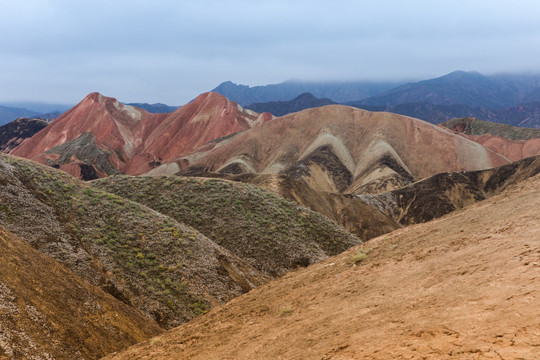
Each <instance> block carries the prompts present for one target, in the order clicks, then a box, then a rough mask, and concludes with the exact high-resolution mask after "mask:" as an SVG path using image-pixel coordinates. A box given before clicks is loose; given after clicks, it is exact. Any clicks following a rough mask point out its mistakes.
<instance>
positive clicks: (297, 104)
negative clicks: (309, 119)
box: [246, 93, 335, 116]
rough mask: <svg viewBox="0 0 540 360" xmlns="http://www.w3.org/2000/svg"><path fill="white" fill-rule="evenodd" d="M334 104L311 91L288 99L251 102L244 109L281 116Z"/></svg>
mask: <svg viewBox="0 0 540 360" xmlns="http://www.w3.org/2000/svg"><path fill="white" fill-rule="evenodd" d="M332 104H335V102H333V101H332V100H330V99H318V98H316V97H315V96H313V95H312V94H311V93H304V94H301V95H298V96H297V97H295V98H294V99H292V100H289V101H270V102H266V103H253V104H249V105H248V106H246V109H250V110H253V111H255V112H258V113H264V112H269V113H271V114H272V115H274V116H283V115H287V114H290V113H293V112H297V111H300V110H304V109H309V108H314V107H319V106H325V105H332Z"/></svg>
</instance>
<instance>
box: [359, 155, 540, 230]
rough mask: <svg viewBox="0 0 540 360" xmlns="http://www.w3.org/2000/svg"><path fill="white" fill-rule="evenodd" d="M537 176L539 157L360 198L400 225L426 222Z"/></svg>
mask: <svg viewBox="0 0 540 360" xmlns="http://www.w3.org/2000/svg"><path fill="white" fill-rule="evenodd" d="M538 173H540V156H534V157H530V158H526V159H523V160H521V161H518V162H514V163H511V164H508V165H504V166H500V167H498V168H493V169H489V170H483V171H469V172H452V173H442V174H437V175H435V176H432V177H430V178H427V179H424V180H422V181H418V182H416V183H413V184H411V185H409V186H405V187H403V188H400V189H397V190H394V191H390V192H386V193H382V194H378V195H362V196H361V198H362V199H364V200H366V201H368V202H370V201H374V202H375V203H378V205H379V206H380V207H381V208H384V209H385V211H386V212H387V213H388V214H389V215H390V216H392V217H393V218H394V219H395V220H396V221H399V222H400V223H401V224H403V225H410V224H416V223H422V222H426V221H430V220H432V219H435V218H438V217H441V216H443V215H445V214H448V213H450V212H452V211H454V210H456V209H461V208H463V207H465V206H467V205H470V204H473V203H475V202H478V201H481V200H484V199H486V198H488V197H490V196H492V195H494V194H497V193H499V192H500V191H502V190H504V189H505V188H506V187H508V186H509V185H512V184H515V183H517V182H519V181H522V180H524V179H527V178H529V177H532V176H535V175H536V174H538Z"/></svg>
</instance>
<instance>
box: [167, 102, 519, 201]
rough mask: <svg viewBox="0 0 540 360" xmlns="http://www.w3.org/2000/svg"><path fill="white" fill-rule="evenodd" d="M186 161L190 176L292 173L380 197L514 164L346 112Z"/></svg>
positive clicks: (416, 126) (322, 114)
mask: <svg viewBox="0 0 540 360" xmlns="http://www.w3.org/2000/svg"><path fill="white" fill-rule="evenodd" d="M187 161H189V162H190V164H191V166H190V167H188V168H187V169H185V170H184V171H185V172H190V171H205V172H222V173H234V174H239V173H262V174H287V175H290V176H292V177H294V178H296V179H299V180H301V181H303V182H305V183H306V184H308V185H310V186H311V187H312V188H313V189H314V190H317V191H326V192H334V193H335V192H340V193H364V192H382V191H387V190H392V189H395V188H398V187H401V186H403V185H407V184H409V183H411V182H413V181H414V180H418V179H422V178H425V177H428V176H432V175H435V174H437V173H441V172H447V171H462V170H480V169H487V168H491V167H494V166H498V165H503V164H506V163H509V162H510V161H509V160H508V159H506V158H505V157H503V156H501V155H499V154H497V153H495V152H493V151H490V150H487V149H485V148H484V147H482V146H481V145H479V144H478V143H475V142H473V141H470V140H468V139H465V138H463V137H461V136H459V135H455V134H452V133H450V132H449V131H446V130H443V129H442V128H439V127H436V126H434V125H431V124H428V123H426V122H424V121H421V120H417V119H413V118H409V117H406V116H401V115H396V114H390V113H375V112H369V111H364V110H360V109H355V108H352V107H347V106H341V105H330V106H324V107H320V108H315V109H307V110H304V111H301V112H298V113H294V114H289V115H287V116H284V117H280V118H277V119H274V120H273V121H270V122H267V123H265V124H263V125H262V126H259V127H257V128H253V129H251V130H249V131H245V132H243V133H241V134H238V135H236V136H234V137H232V138H230V139H225V140H223V141H221V142H220V143H219V144H217V145H216V146H215V147H214V149H211V150H210V149H206V148H203V149H201V150H200V151H199V153H198V154H194V155H193V156H191V157H189V158H181V159H178V160H177V163H178V164H181V163H185V162H187Z"/></svg>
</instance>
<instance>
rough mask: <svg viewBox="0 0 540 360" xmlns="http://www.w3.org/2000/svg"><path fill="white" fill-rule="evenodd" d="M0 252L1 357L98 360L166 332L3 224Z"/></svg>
mask: <svg viewBox="0 0 540 360" xmlns="http://www.w3.org/2000/svg"><path fill="white" fill-rule="evenodd" d="M4 206H5V205H4ZM0 251H1V253H2V256H0V309H1V314H0V319H1V321H0V358H1V359H5V358H8V359H51V358H54V359H74V358H77V359H97V358H100V357H102V356H104V355H106V354H108V353H111V352H113V351H118V350H122V349H124V348H126V347H128V346H129V345H133V344H135V343H137V342H140V341H143V340H146V339H148V338H150V337H152V336H155V335H157V334H159V333H160V332H161V331H162V330H161V329H160V328H159V327H158V326H157V324H156V323H155V322H153V321H151V320H149V319H148V318H146V317H144V316H143V315H142V314H141V313H139V312H138V311H136V310H135V309H133V308H132V307H130V306H128V305H126V304H124V303H123V302H121V301H119V300H118V299H115V298H114V297H112V296H111V295H109V294H106V293H105V292H103V291H102V290H101V289H99V288H98V287H96V286H92V285H90V284H88V283H87V282H85V281H83V280H82V279H81V278H79V277H78V276H76V275H75V274H73V273H72V272H71V271H69V270H68V269H66V268H65V267H63V266H62V265H60V264H59V263H57V262H56V261H54V260H53V259H51V258H50V257H48V256H46V255H43V254H41V253H39V252H38V251H37V250H35V249H32V248H31V247H30V246H29V245H28V244H26V243H25V242H23V241H22V240H20V239H18V238H17V237H15V236H13V235H12V234H10V233H9V232H7V231H5V230H4V229H3V228H2V227H0Z"/></svg>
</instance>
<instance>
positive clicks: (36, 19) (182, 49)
mask: <svg viewBox="0 0 540 360" xmlns="http://www.w3.org/2000/svg"><path fill="white" fill-rule="evenodd" d="M1 2H2V12H1V13H0V31H1V32H2V33H3V34H10V36H3V37H2V38H0V48H1V49H2V57H1V58H0V66H1V68H2V69H4V71H3V74H2V75H1V80H2V84H3V85H4V86H3V87H2V89H0V100H3V101H8V100H45V101H57V102H75V101H78V100H79V99H80V98H81V97H82V96H84V95H85V93H84V92H86V91H94V90H98V91H104V92H107V94H106V95H110V96H115V97H117V98H119V99H120V100H123V101H160V102H166V103H170V104H178V105H179V104H182V103H184V102H186V101H189V100H190V99H192V98H194V97H195V96H196V95H197V94H198V93H200V92H203V91H207V90H210V89H211V88H213V87H215V86H216V85H218V84H219V83H220V82H222V81H225V80H233V81H235V82H240V83H246V84H250V85H256V84H265V83H270V82H280V81H283V80H287V79H291V78H297V79H310V80H329V79H340V80H345V79H349V80H354V79H389V78H394V79H403V78H406V79H411V78H417V79H421V78H425V77H430V76H437V75H443V74H444V73H446V72H450V71H452V70H455V69H465V70H478V71H480V72H487V73H489V72H497V71H521V70H529V71H540V69H539V68H538V67H539V66H538V65H536V59H537V58H538V55H540V54H539V52H540V49H539V48H538V46H536V45H537V44H539V43H540V42H539V40H540V24H539V23H538V21H537V14H538V13H540V5H537V2H535V1H519V0H517V1H514V2H512V3H511V4H510V5H508V2H506V1H460V0H458V1H443V0H438V1H437V0H434V1H420V0H416V1H407V2H397V1H389V0H378V1H361V2H359V1H333V2H329V1H303V0H301V1H208V0H203V1H200V0H199V1H160V0H155V1H136V0H131V1H124V0H119V1H114V2H113V1H101V0H98V1H87V2H79V1H64V0H49V1H45V0H43V1H38V0H27V1H24V2H14V1H5V0H4V1H1Z"/></svg>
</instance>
